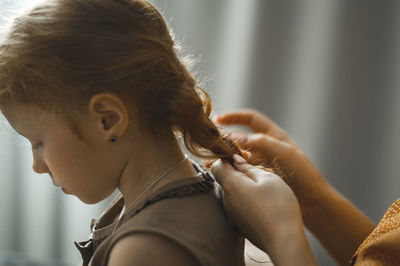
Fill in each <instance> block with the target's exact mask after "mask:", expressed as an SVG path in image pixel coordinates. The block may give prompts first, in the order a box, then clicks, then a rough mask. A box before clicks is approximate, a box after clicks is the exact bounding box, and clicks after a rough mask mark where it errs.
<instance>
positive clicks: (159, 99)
mask: <svg viewBox="0 0 400 266" xmlns="http://www.w3.org/2000/svg"><path fill="white" fill-rule="evenodd" d="M101 92H111V93H115V94H117V95H119V96H120V97H121V99H123V100H124V101H125V102H126V103H127V104H128V106H129V105H131V104H132V105H134V106H135V107H136V109H137V110H138V112H139V114H140V117H141V122H143V125H145V127H146V128H148V129H149V130H150V131H151V132H153V133H154V134H157V132H160V131H165V130H168V131H173V132H180V133H182V135H183V139H184V142H185V145H186V147H187V148H188V150H189V151H190V152H192V153H193V154H194V155H197V156H199V157H203V158H224V159H228V160H231V158H232V156H233V154H235V153H240V150H239V149H238V147H237V146H236V145H235V144H234V142H233V141H231V140H230V139H229V138H227V137H226V136H223V135H222V134H221V133H220V131H219V130H218V128H217V127H216V126H215V124H214V123H213V122H212V121H211V120H210V118H209V116H210V112H211V101H210V97H209V96H208V94H207V93H206V91H204V90H203V89H202V88H200V87H198V86H197V85H196V80H195V78H194V77H193V76H192V74H191V73H190V72H189V71H188V69H187V67H186V66H185V65H184V64H183V62H182V61H181V60H179V58H178V56H177V51H176V47H175V44H174V41H173V38H172V37H171V34H170V32H169V30H168V28H167V26H166V23H165V21H164V20H163V18H162V16H161V14H160V13H159V12H158V11H157V9H156V8H154V7H153V6H152V5H151V4H149V3H148V2H146V1H143V0H48V1H45V2H43V3H42V4H41V5H38V6H36V7H34V8H33V9H31V10H30V11H29V12H28V13H26V14H24V15H22V16H20V17H18V18H16V19H14V21H13V24H12V26H11V28H10V30H9V32H8V34H7V35H6V36H5V39H4V40H3V42H2V43H1V44H0V107H1V108H5V107H6V106H7V105H9V104H13V103H18V104H32V105H37V106H41V107H42V108H48V109H55V110H58V111H60V112H61V113H63V114H64V115H65V116H66V117H68V118H70V120H73V114H74V113H75V111H74V112H72V110H76V111H85V110H87V106H88V103H89V100H90V98H91V97H92V96H93V95H95V94H98V93H101ZM150 121H151V122H150Z"/></svg>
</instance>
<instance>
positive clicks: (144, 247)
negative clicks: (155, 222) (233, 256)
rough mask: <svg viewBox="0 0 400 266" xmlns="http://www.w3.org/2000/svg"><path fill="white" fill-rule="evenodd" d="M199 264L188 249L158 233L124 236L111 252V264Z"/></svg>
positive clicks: (190, 265)
mask: <svg viewBox="0 0 400 266" xmlns="http://www.w3.org/2000/svg"><path fill="white" fill-rule="evenodd" d="M132 263H134V264H135V265H143V266H146V265H149V266H150V265H165V266H177V265H187V266H192V265H193V266H195V265H196V266H197V265H200V264H199V262H198V261H197V260H196V258H195V257H193V255H192V254H190V252H188V250H186V249H185V248H183V247H182V246H180V245H178V244H177V243H175V242H173V241H171V240H169V239H167V238H165V237H162V236H161V235H158V234H153V233H148V232H142V233H136V234H133V235H129V236H127V237H124V238H123V239H121V240H120V241H118V242H117V243H116V245H115V246H114V247H113V248H112V250H111V253H110V258H109V261H108V265H109V266H119V265H132Z"/></svg>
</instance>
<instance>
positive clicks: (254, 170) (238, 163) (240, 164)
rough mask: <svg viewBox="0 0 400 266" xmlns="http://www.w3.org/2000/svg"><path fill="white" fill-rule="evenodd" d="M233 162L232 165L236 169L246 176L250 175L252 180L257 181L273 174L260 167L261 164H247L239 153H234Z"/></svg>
mask: <svg viewBox="0 0 400 266" xmlns="http://www.w3.org/2000/svg"><path fill="white" fill-rule="evenodd" d="M233 158H234V163H233V166H234V167H235V169H236V170H238V171H240V172H242V173H243V174H245V175H246V176H248V177H250V178H251V179H253V180H254V181H256V182H257V181H258V180H259V179H260V178H262V177H264V178H265V177H266V176H269V175H274V174H273V173H271V172H270V171H268V169H266V168H264V167H262V166H253V165H251V164H248V163H247V162H246V161H245V160H244V159H243V158H242V157H241V156H239V155H234V156H233Z"/></svg>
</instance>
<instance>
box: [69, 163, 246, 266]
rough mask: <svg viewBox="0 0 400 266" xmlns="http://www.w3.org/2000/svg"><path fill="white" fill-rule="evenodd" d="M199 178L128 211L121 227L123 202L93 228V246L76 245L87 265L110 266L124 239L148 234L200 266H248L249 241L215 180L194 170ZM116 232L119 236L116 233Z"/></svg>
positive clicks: (117, 202) (176, 184)
mask: <svg viewBox="0 0 400 266" xmlns="http://www.w3.org/2000/svg"><path fill="white" fill-rule="evenodd" d="M193 165H194V167H195V169H196V170H197V171H198V172H199V174H198V175H197V176H196V177H191V178H186V179H183V180H178V181H173V182H171V183H169V184H167V185H165V186H163V187H161V188H160V189H158V190H157V191H155V192H154V193H153V194H152V195H151V196H149V197H148V198H147V199H143V200H142V201H140V202H138V204H137V205H136V207H135V208H132V209H130V210H128V211H127V212H126V213H125V215H124V217H123V218H122V220H121V221H120V222H119V223H118V226H117V228H116V229H115V231H114V227H115V226H116V225H117V219H116V217H118V216H119V214H120V212H121V210H122V207H123V205H124V201H123V198H122V197H120V198H117V199H116V200H114V202H112V203H111V204H110V207H109V208H108V209H107V210H106V211H105V212H104V213H103V214H102V216H101V217H100V219H98V220H95V219H93V220H92V222H91V226H90V229H91V237H90V239H89V240H88V241H83V242H79V243H78V242H75V245H76V247H77V248H78V250H79V251H80V253H81V255H82V259H83V265H84V266H87V265H90V266H106V265H107V264H108V260H109V256H110V252H111V250H112V248H113V247H114V246H115V244H116V243H117V242H118V241H119V240H121V239H122V238H124V237H126V236H129V235H132V234H135V233H139V232H141V233H142V232H148V233H153V234H157V235H160V236H163V237H165V238H167V239H169V240H171V241H173V242H174V243H177V244H179V245H180V246H181V247H183V248H184V249H185V250H186V251H188V252H189V253H190V254H191V255H192V256H193V257H194V258H196V260H197V261H198V263H199V264H200V265H207V266H212V265H218V266H220V265H231V266H236V265H237V266H243V265H245V264H244V258H243V248H244V247H243V246H244V239H243V237H242V236H240V234H239V233H238V232H237V231H236V230H234V228H233V226H231V224H230V223H229V222H228V219H227V217H226V216H225V214H224V211H223V208H222V204H221V200H220V196H219V193H218V190H217V189H216V185H215V183H216V182H214V179H213V178H212V177H211V176H210V175H209V174H208V172H206V171H204V170H202V169H201V168H200V167H199V166H198V165H196V164H193ZM113 231H114V232H113Z"/></svg>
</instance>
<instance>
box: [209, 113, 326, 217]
mask: <svg viewBox="0 0 400 266" xmlns="http://www.w3.org/2000/svg"><path fill="white" fill-rule="evenodd" d="M215 121H216V122H217V123H219V124H221V125H244V126H247V127H248V128H249V129H250V130H251V131H252V132H251V133H246V132H241V131H238V130H235V131H230V132H229V135H230V137H231V138H232V139H233V140H235V141H236V143H237V144H238V145H239V147H240V148H241V149H243V150H247V151H249V155H248V156H249V157H248V158H246V159H247V160H248V162H249V163H251V164H253V165H262V166H264V167H267V168H272V169H274V170H275V172H276V173H277V174H279V175H280V176H281V177H282V178H283V179H284V181H285V182H286V183H287V184H288V185H289V186H290V188H291V189H292V190H293V192H294V193H295V195H296V197H297V198H298V200H299V202H300V206H301V210H302V214H303V218H304V219H305V221H306V222H307V220H308V213H309V212H310V208H311V207H310V206H312V205H314V204H315V199H316V198H318V197H319V195H317V194H316V193H319V192H321V191H323V188H327V187H329V185H328V183H327V182H326V181H325V179H324V177H323V176H322V174H321V173H320V172H319V171H318V169H317V168H316V167H315V166H314V165H313V163H312V162H311V161H310V160H309V159H308V158H307V156H306V155H305V153H304V152H303V151H302V150H301V149H300V147H299V146H298V145H297V144H296V143H295V142H294V141H293V139H292V138H291V137H290V136H289V135H288V134H287V133H286V132H285V131H284V130H283V129H281V128H280V127H279V126H278V125H276V124H275V123H274V122H273V121H271V120H270V119H269V118H268V117H266V116H264V115H263V114H261V113H259V112H257V111H255V110H242V111H237V112H231V113H227V114H224V115H221V116H217V117H216V118H215Z"/></svg>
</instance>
